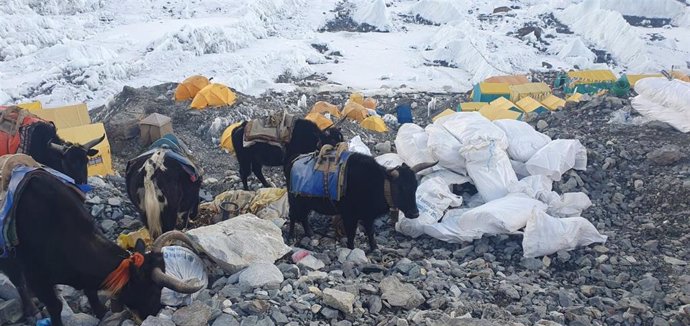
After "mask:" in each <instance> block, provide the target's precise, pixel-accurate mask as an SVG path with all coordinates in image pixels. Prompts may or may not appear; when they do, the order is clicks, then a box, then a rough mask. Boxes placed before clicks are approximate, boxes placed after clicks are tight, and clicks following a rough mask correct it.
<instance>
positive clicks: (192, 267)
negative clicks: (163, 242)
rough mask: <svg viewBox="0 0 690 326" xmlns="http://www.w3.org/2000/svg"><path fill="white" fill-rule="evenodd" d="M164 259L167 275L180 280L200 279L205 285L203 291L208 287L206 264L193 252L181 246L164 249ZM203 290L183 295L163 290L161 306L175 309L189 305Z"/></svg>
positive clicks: (166, 289)
mask: <svg viewBox="0 0 690 326" xmlns="http://www.w3.org/2000/svg"><path fill="white" fill-rule="evenodd" d="M163 259H164V260H165V274H168V275H170V276H173V277H175V278H177V279H180V280H191V279H198V280H200V281H201V282H202V283H203V284H204V287H203V289H205V288H206V287H207V286H208V276H207V275H206V270H205V269H204V263H203V261H201V258H199V257H198V256H197V255H195V254H194V253H193V252H192V251H191V250H189V249H187V248H184V247H179V246H169V247H163ZM203 289H202V290H199V292H196V293H192V294H182V293H177V292H175V291H173V290H170V289H168V288H163V290H162V291H161V304H163V305H166V306H173V307H175V306H181V305H189V304H191V303H192V301H194V299H195V298H196V297H197V296H198V295H199V293H200V292H201V291H203Z"/></svg>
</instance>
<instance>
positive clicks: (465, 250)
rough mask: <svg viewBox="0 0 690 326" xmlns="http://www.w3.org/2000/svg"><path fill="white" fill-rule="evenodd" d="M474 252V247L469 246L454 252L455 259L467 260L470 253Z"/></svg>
mask: <svg viewBox="0 0 690 326" xmlns="http://www.w3.org/2000/svg"><path fill="white" fill-rule="evenodd" d="M473 251H474V246H473V245H469V246H466V247H462V248H460V249H458V250H456V251H453V258H465V256H467V255H468V254H469V253H471V252H473Z"/></svg>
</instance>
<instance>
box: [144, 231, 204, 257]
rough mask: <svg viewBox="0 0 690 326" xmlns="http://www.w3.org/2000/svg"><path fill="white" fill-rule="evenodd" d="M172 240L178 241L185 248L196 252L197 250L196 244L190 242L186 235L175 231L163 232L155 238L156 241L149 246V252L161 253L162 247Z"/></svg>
mask: <svg viewBox="0 0 690 326" xmlns="http://www.w3.org/2000/svg"><path fill="white" fill-rule="evenodd" d="M174 240H177V241H180V242H182V243H184V244H185V245H186V246H187V247H189V249H191V250H193V251H197V252H198V250H197V249H196V248H197V244H196V243H194V241H192V239H191V238H190V237H189V236H188V235H186V234H184V233H182V232H180V231H177V230H174V231H168V232H165V233H163V234H161V235H160V236H159V237H158V238H156V240H155V241H153V244H152V245H151V251H152V252H158V253H160V252H162V250H163V247H165V246H166V245H167V244H168V243H170V242H171V241H174Z"/></svg>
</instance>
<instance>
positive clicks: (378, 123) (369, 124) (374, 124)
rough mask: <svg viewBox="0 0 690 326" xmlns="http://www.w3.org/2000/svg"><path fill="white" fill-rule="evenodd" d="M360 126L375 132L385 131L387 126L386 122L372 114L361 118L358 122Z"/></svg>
mask: <svg viewBox="0 0 690 326" xmlns="http://www.w3.org/2000/svg"><path fill="white" fill-rule="evenodd" d="M360 125H361V126H362V128H365V129H369V130H372V131H376V132H387V131H388V127H387V126H386V122H384V121H383V119H381V117H379V116H375V115H372V116H370V117H367V118H366V119H364V120H362V122H361V123H360Z"/></svg>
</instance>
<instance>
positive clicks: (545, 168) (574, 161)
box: [526, 139, 587, 181]
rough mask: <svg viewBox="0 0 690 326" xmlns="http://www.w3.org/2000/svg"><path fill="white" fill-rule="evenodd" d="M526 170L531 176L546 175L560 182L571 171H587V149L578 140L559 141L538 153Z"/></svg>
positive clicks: (530, 160) (528, 163)
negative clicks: (564, 174) (562, 176)
mask: <svg viewBox="0 0 690 326" xmlns="http://www.w3.org/2000/svg"><path fill="white" fill-rule="evenodd" d="M526 168H527V171H529V173H530V174H531V175H546V176H548V177H549V178H551V180H554V181H559V180H561V175H563V173H565V172H566V171H568V170H570V169H575V170H585V169H587V149H586V148H585V147H584V146H582V144H581V143H580V141H579V140H577V139H557V140H554V141H552V142H550V143H549V144H548V145H546V146H544V147H543V148H542V149H540V150H539V151H537V152H536V153H535V154H534V156H532V158H530V159H529V161H527V163H526Z"/></svg>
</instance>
